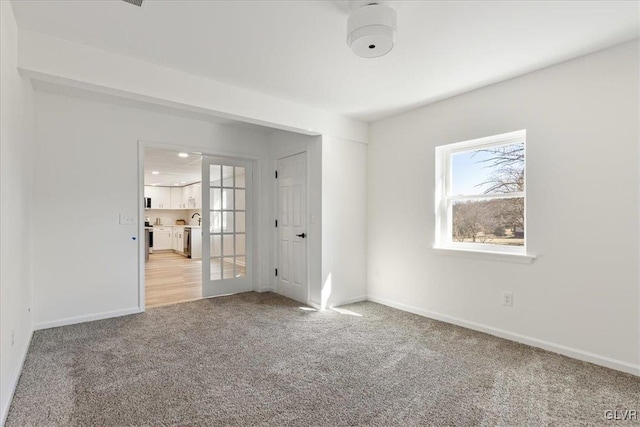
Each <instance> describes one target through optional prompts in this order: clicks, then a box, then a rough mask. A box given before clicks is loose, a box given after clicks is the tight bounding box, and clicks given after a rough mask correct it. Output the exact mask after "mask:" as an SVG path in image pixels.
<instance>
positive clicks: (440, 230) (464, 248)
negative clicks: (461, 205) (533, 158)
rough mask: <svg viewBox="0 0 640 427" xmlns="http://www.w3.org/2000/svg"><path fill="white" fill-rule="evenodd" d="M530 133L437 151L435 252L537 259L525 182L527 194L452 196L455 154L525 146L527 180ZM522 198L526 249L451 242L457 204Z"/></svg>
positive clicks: (438, 147) (524, 247) (521, 192)
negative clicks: (529, 228) (529, 250)
mask: <svg viewBox="0 0 640 427" xmlns="http://www.w3.org/2000/svg"><path fill="white" fill-rule="evenodd" d="M526 139H527V133H526V130H524V129H523V130H519V131H515V132H509V133H503V134H500V135H493V136H488V137H484V138H478V139H473V140H469V141H463V142H457V143H453V144H446V145H440V146H437V147H436V153H435V154H436V167H435V171H436V188H435V190H436V191H435V215H436V221H435V223H436V230H435V231H436V233H435V243H434V248H435V249H439V250H443V251H444V252H446V253H454V252H466V253H480V254H483V255H484V254H495V255H503V256H505V255H506V256H507V257H511V256H515V257H524V258H526V259H527V260H528V262H530V260H532V259H533V258H534V257H533V255H530V254H528V253H527V235H526V233H527V197H526V187H527V179H526V178H525V183H524V191H518V192H512V193H500V194H476V195H464V196H459V195H456V196H453V195H450V190H451V182H452V177H453V175H452V174H453V171H452V168H451V158H452V156H453V155H454V154H458V153H463V152H468V151H476V150H481V149H483V148H489V147H493V146H499V145H507V144H514V143H520V142H522V143H524V147H525V156H524V161H525V166H524V167H525V177H526V173H527V164H526V162H527V141H526ZM513 197H522V198H523V199H524V225H525V227H524V233H525V234H524V245H523V246H506V245H492V244H489V243H470V242H455V241H453V239H452V227H453V225H452V206H453V202H454V201H456V200H478V199H487V200H494V199H504V198H513Z"/></svg>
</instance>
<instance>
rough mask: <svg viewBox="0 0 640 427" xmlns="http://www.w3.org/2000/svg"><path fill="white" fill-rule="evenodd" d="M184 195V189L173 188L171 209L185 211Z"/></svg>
mask: <svg viewBox="0 0 640 427" xmlns="http://www.w3.org/2000/svg"><path fill="white" fill-rule="evenodd" d="M182 193H183V190H182V187H172V188H171V209H184V202H183V199H182Z"/></svg>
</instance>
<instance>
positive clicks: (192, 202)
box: [185, 182, 202, 209]
mask: <svg viewBox="0 0 640 427" xmlns="http://www.w3.org/2000/svg"><path fill="white" fill-rule="evenodd" d="M185 189H186V196H187V209H202V184H201V183H200V182H198V183H196V184H191V185H188V186H186V187H185Z"/></svg>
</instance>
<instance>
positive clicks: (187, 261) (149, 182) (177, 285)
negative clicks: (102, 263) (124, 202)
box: [143, 147, 203, 308]
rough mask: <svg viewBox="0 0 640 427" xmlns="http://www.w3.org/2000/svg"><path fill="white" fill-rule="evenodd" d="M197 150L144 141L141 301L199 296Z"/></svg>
mask: <svg viewBox="0 0 640 427" xmlns="http://www.w3.org/2000/svg"><path fill="white" fill-rule="evenodd" d="M201 170H202V156H201V155H200V154H199V153H188V152H180V151H175V150H168V149H159V148H154V147H144V200H143V206H144V221H145V269H144V274H145V281H144V283H145V292H144V295H145V298H144V299H145V307H147V308H151V307H158V306H162V305H168V304H175V303H179V302H186V301H194V300H198V299H201V298H202V206H203V205H202V173H201Z"/></svg>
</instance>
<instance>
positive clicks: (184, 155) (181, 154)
mask: <svg viewBox="0 0 640 427" xmlns="http://www.w3.org/2000/svg"><path fill="white" fill-rule="evenodd" d="M178 156H180V157H189V153H178Z"/></svg>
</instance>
